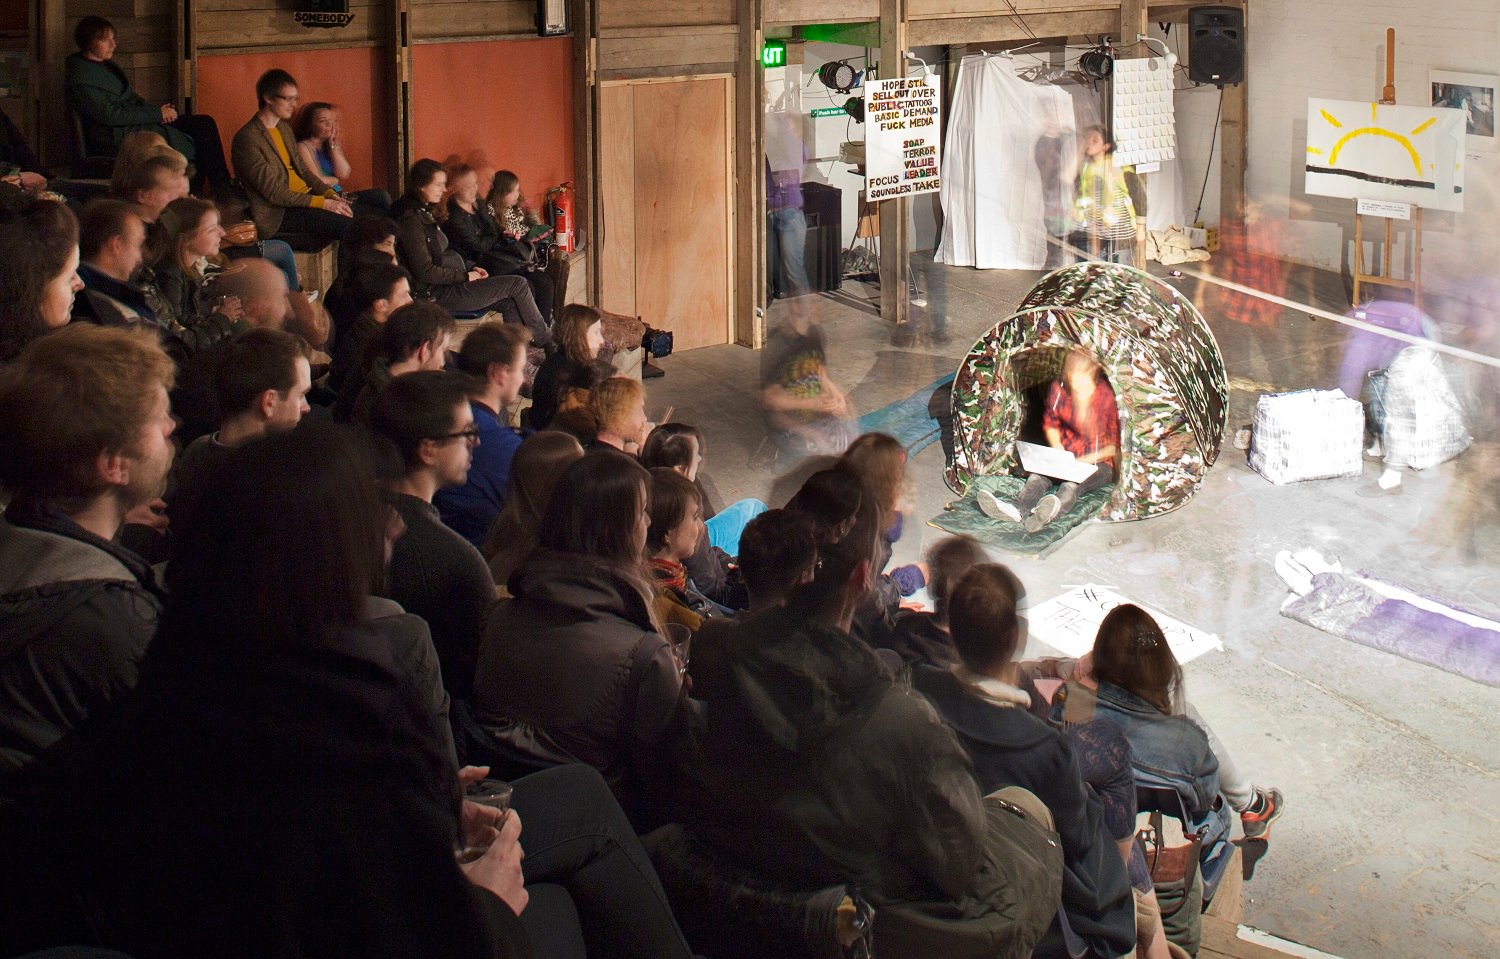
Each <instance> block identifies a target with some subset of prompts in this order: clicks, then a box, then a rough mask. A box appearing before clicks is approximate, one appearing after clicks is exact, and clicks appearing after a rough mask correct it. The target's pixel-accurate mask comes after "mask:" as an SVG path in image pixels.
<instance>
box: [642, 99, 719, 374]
mask: <svg viewBox="0 0 1500 959" xmlns="http://www.w3.org/2000/svg"><path fill="white" fill-rule="evenodd" d="M732 82H733V81H732V79H731V78H729V77H712V78H705V79H700V80H679V81H672V82H666V83H641V84H637V85H636V86H635V104H634V106H635V127H636V129H635V143H636V147H635V181H636V195H637V197H639V198H641V199H640V201H639V202H637V203H636V211H635V246H636V249H635V255H636V298H635V299H636V311H637V312H638V313H640V315H641V316H642V317H643V318H644V319H645V320H646V321H647V322H648V323H650V324H652V325H653V326H660V327H662V328H664V329H669V330H671V331H672V333H673V337H674V344H675V345H676V346H677V348H678V349H683V350H691V349H697V348H698V347H703V346H716V345H718V344H721V343H726V342H728V340H729V315H730V303H729V297H730V289H731V287H730V280H729V266H730V249H729V244H730V212H729V211H730V207H731V203H732V196H731V185H730V182H729V175H728V170H729V140H728V137H729V130H730V123H731V122H732V118H731V117H730V115H729V109H730V104H731V102H732V100H731V97H730V95H729V93H730V84H731V83H732ZM648 198H649V202H648Z"/></svg>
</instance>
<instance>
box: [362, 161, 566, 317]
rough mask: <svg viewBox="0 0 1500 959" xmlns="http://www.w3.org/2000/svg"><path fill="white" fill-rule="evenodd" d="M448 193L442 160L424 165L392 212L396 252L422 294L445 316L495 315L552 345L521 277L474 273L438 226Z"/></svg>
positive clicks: (409, 179) (415, 167) (479, 269)
mask: <svg viewBox="0 0 1500 959" xmlns="http://www.w3.org/2000/svg"><path fill="white" fill-rule="evenodd" d="M447 189H448V173H447V171H446V170H444V169H443V166H442V164H440V163H438V162H437V161H436V160H418V161H417V162H416V163H414V164H412V168H411V173H410V174H408V176H407V178H406V195H405V196H403V197H402V198H401V199H400V200H398V201H396V203H395V204H394V205H392V207H391V217H392V218H393V219H394V220H395V221H396V228H397V234H396V250H397V253H398V255H399V256H400V259H401V265H402V266H404V267H406V269H407V270H409V271H410V272H411V277H412V283H413V285H414V286H415V288H416V291H417V293H419V294H422V295H426V296H431V297H432V298H433V299H434V300H437V302H438V304H439V305H440V306H442V307H443V309H445V310H452V311H454V312H458V313H468V312H484V311H487V310H494V311H496V312H499V313H502V314H503V315H504V316H505V320H506V322H507V323H524V324H525V325H526V328H527V329H528V330H530V331H531V341H532V342H533V343H534V344H536V345H537V346H546V345H547V344H548V343H551V342H552V330H551V327H550V326H549V325H548V323H547V320H546V319H545V318H544V317H543V316H542V314H541V313H539V312H538V311H537V308H536V300H535V299H533V298H532V296H531V288H530V287H529V286H527V285H526V281H525V280H523V279H521V278H520V277H518V276H490V275H489V273H488V272H486V271H485V269H484V268H483V267H478V266H476V267H474V268H472V269H471V268H469V266H468V265H467V264H466V263H464V258H463V257H462V256H460V255H459V253H458V251H457V250H452V249H449V244H448V235H447V234H446V233H444V232H443V228H442V227H441V226H439V225H438V221H437V211H438V204H440V203H441V202H442V200H443V194H444V193H445V192H446V191H447Z"/></svg>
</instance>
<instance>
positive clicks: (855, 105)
mask: <svg viewBox="0 0 1500 959" xmlns="http://www.w3.org/2000/svg"><path fill="white" fill-rule="evenodd" d="M844 112H845V113H847V114H849V115H850V116H851V117H853V118H854V122H855V123H864V122H865V98H864V97H850V98H849V99H847V100H845V101H844Z"/></svg>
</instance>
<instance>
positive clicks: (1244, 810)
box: [1052, 604, 1286, 952]
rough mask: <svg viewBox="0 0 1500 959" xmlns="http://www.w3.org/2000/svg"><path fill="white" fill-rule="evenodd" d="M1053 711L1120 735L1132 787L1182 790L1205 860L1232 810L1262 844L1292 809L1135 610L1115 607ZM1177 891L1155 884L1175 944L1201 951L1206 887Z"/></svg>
mask: <svg viewBox="0 0 1500 959" xmlns="http://www.w3.org/2000/svg"><path fill="white" fill-rule="evenodd" d="M1065 665H1066V664H1065ZM1060 671H1061V672H1065V671H1066V669H1063V670H1060ZM1052 715H1053V718H1054V721H1058V722H1061V723H1062V724H1063V725H1064V727H1065V728H1071V727H1072V726H1075V725H1077V724H1080V723H1087V722H1090V721H1092V720H1094V719H1101V720H1106V721H1108V722H1111V723H1114V724H1115V725H1117V726H1119V727H1120V728H1121V729H1123V730H1124V731H1125V738H1126V739H1127V740H1129V743H1130V752H1131V763H1132V765H1133V767H1134V769H1135V779H1136V782H1137V783H1138V784H1141V785H1152V786H1166V787H1170V788H1173V789H1175V790H1176V791H1177V793H1178V795H1180V796H1181V797H1182V801H1183V804H1184V806H1186V808H1187V809H1188V810H1189V812H1190V813H1191V814H1192V815H1193V817H1194V823H1193V828H1194V829H1195V830H1198V831H1201V832H1202V834H1203V847H1202V848H1203V858H1204V861H1208V860H1209V859H1210V858H1212V857H1214V856H1216V855H1219V854H1220V853H1221V852H1222V847H1221V845H1220V844H1221V843H1223V842H1225V841H1227V840H1228V838H1229V830H1230V810H1233V811H1235V812H1238V813H1239V814H1240V823H1241V826H1242V829H1243V832H1244V835H1245V838H1246V839H1265V838H1266V837H1267V835H1268V834H1269V830H1270V826H1271V823H1272V822H1274V821H1275V820H1276V819H1277V818H1279V817H1280V816H1281V814H1282V812H1283V811H1284V810H1285V808H1286V803H1285V800H1284V799H1283V798H1282V795H1281V791H1280V790H1279V789H1263V788H1260V787H1258V786H1255V785H1253V784H1252V783H1251V782H1250V780H1249V779H1248V778H1247V777H1246V776H1245V775H1244V774H1243V773H1241V772H1240V770H1239V768H1238V767H1237V766H1236V765H1235V764H1234V762H1233V760H1232V759H1231V758H1230V755H1229V753H1228V751H1227V750H1226V749H1225V748H1224V746H1223V744H1222V743H1220V742H1219V741H1218V739H1217V737H1215V736H1214V734H1213V730H1212V729H1211V728H1210V727H1209V726H1208V724H1207V723H1205V722H1204V721H1203V718H1202V717H1201V716H1200V715H1199V714H1198V712H1197V710H1195V709H1194V708H1193V707H1192V705H1191V704H1190V703H1188V702H1187V699H1186V695H1185V693H1184V691H1183V684H1182V667H1181V666H1179V665H1178V663H1177V659H1176V657H1175V656H1174V655H1173V654H1172V648H1171V647H1170V646H1169V645H1168V644H1167V640H1166V637H1165V636H1164V635H1163V634H1162V631H1161V627H1160V626H1158V625H1157V623H1156V621H1155V620H1154V619H1152V618H1151V615H1150V614H1149V613H1147V612H1146V611H1145V610H1143V609H1141V608H1140V607H1138V606H1133V605H1129V604H1127V605H1124V606H1117V607H1115V608H1114V609H1112V610H1110V611H1109V613H1108V614H1107V615H1106V616H1105V617H1104V621H1103V622H1102V623H1100V624H1099V633H1098V636H1097V637H1096V638H1095V640H1094V649H1093V652H1092V653H1091V654H1090V656H1089V657H1088V658H1087V660H1080V661H1079V662H1078V664H1077V665H1076V666H1075V667H1074V668H1073V670H1072V678H1071V679H1069V680H1068V682H1067V683H1066V684H1065V685H1064V686H1063V687H1062V688H1061V689H1059V690H1058V692H1057V693H1056V694H1055V696H1054V700H1053V711H1052ZM1200 875H1201V874H1200ZM1176 887H1177V888H1176V889H1175V890H1163V888H1161V887H1160V886H1159V887H1158V888H1157V893H1158V896H1160V897H1161V898H1162V902H1161V907H1162V921H1163V924H1164V925H1165V926H1166V929H1167V936H1168V938H1169V939H1171V940H1172V941H1174V942H1177V943H1178V944H1179V945H1182V946H1183V947H1184V948H1187V949H1188V951H1189V952H1195V951H1196V946H1197V939H1198V934H1199V930H1200V925H1199V920H1198V913H1199V911H1200V908H1199V907H1200V905H1201V897H1202V891H1201V888H1200V887H1199V884H1197V883H1195V884H1194V888H1193V889H1189V890H1183V889H1182V888H1181V883H1180V882H1179V883H1177V884H1176Z"/></svg>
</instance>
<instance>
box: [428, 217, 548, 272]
mask: <svg viewBox="0 0 1500 959" xmlns="http://www.w3.org/2000/svg"><path fill="white" fill-rule="evenodd" d="M443 232H445V233H447V234H448V239H449V241H451V242H452V244H453V249H455V250H457V251H458V252H459V253H460V254H461V255H462V256H463V258H464V261H465V262H466V263H468V264H469V265H470V266H482V267H484V268H485V269H486V270H488V271H490V272H491V273H493V274H496V275H504V274H507V273H518V272H521V271H522V270H525V269H526V264H527V263H529V262H530V260H531V253H532V248H531V246H530V245H529V244H527V243H525V242H524V241H522V240H516V239H513V238H511V237H508V236H506V235H505V232H504V231H503V230H502V229H501V228H500V221H499V220H498V219H496V217H495V209H494V207H492V206H490V205H489V204H488V203H485V202H483V201H480V202H479V203H477V204H475V207H474V212H473V213H470V212H468V211H467V210H464V209H463V208H462V207H460V206H458V204H456V203H450V204H448V219H447V220H446V221H444V223H443Z"/></svg>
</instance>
